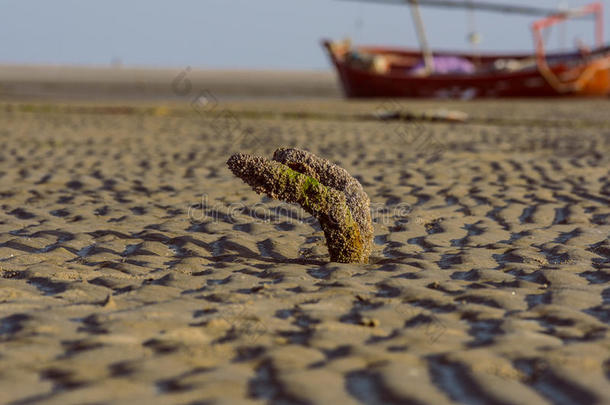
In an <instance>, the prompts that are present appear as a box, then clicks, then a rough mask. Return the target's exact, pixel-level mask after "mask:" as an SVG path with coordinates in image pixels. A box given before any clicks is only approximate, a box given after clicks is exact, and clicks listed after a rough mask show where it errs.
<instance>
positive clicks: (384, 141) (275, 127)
mask: <svg viewBox="0 0 610 405" xmlns="http://www.w3.org/2000/svg"><path fill="white" fill-rule="evenodd" d="M391 106H392V108H395V107H396V106H398V108H404V109H405V110H414V111H424V110H429V109H436V108H439V107H450V108H457V109H461V110H463V111H466V112H468V113H470V115H471V121H470V123H468V124H462V125H460V124H446V123H438V122H406V123H405V122H403V123H396V122H394V123H392V122H376V121H374V120H367V119H362V115H361V114H363V113H368V112H373V111H375V110H378V109H383V108H386V107H388V105H386V104H384V103H381V104H380V103H375V102H372V103H371V102H368V103H361V102H359V103H354V102H351V103H348V102H343V101H324V102H322V101H319V102H307V101H300V102H297V101H292V102H288V101H285V102H250V103H247V102H243V103H233V104H226V105H225V104H219V105H215V106H214V108H210V107H209V106H208V107H198V108H196V110H197V111H193V110H191V108H190V107H189V106H184V107H175V106H174V107H171V108H168V107H163V106H149V107H146V108H144V107H142V106H140V107H138V108H130V107H129V108H127V107H125V108H118V107H113V108H111V109H107V108H102V107H99V106H98V107H95V108H94V107H91V106H89V107H77V106H75V105H71V106H68V107H62V106H59V105H57V104H52V105H36V104H33V105H29V104H28V105H25V104H21V105H18V104H3V105H2V106H1V108H0V119H1V122H2V123H3V125H2V127H1V128H0V134H1V137H0V142H1V149H0V202H1V210H0V212H1V215H0V238H1V239H0V363H1V364H2V367H1V368H0V402H2V403H12V404H30V403H32V404H33V403H44V404H82V403H146V404H152V403H159V404H167V403H177V404H190V403H193V404H194V403H206V404H207V403H226V404H240V403H244V404H245V403H259V404H264V403H270V404H286V403H299V404H305V403H315V404H328V403H333V404H357V403H366V404H381V403H387V404H403V403H428V404H446V403H452V402H465V403H470V404H482V403H502V404H524V403H528V404H538V403H552V404H567V403H577V402H580V403H596V402H597V403H607V402H609V401H610V360H609V353H610V338H609V327H608V324H609V321H610V285H609V281H610V242H609V239H608V235H609V234H610V180H609V177H610V176H609V175H610V173H609V171H610V169H609V168H610V158H609V152H610V118H608V115H607V111H608V102H607V101H605V100H598V101H588V102H585V101H562V102H549V101H535V102H533V101H527V102H525V101H506V102H473V103H467V104H459V103H455V104H454V103H441V102H421V103H420V102H417V103H416V102H400V103H398V104H393V103H392V104H391ZM279 146H296V147H301V148H306V149H308V150H310V151H312V152H314V153H316V154H318V155H320V156H323V157H325V158H328V159H330V160H332V161H335V162H337V163H339V164H341V165H342V166H344V167H345V168H346V169H348V170H349V171H350V172H351V173H352V174H354V175H355V176H357V177H358V178H359V179H360V180H361V182H362V183H363V185H364V187H365V190H366V191H367V192H368V193H369V195H370V197H371V201H372V203H373V208H374V212H373V216H374V218H375V219H376V225H375V235H376V237H375V248H374V252H373V257H372V261H371V264H368V265H347V264H336V263H328V253H327V250H326V246H325V244H324V239H323V234H322V232H321V231H320V228H319V226H318V225H317V224H316V223H315V222H314V221H312V219H311V218H309V217H308V216H307V215H305V214H304V213H303V212H302V211H301V210H300V209H298V207H294V206H290V205H286V204H282V203H279V202H277V201H270V200H268V199H266V198H264V197H260V196H258V195H256V194H255V193H254V192H252V191H251V190H250V189H249V187H248V186H246V185H245V184H243V183H242V182H241V181H240V180H239V179H237V178H235V177H233V176H232V175H231V173H230V172H229V170H228V169H227V167H226V165H225V161H226V159H227V158H228V156H229V155H230V154H231V153H232V152H235V151H237V150H240V151H244V152H251V153H258V154H265V155H270V154H271V153H272V152H273V150H274V149H275V148H276V147H279Z"/></svg>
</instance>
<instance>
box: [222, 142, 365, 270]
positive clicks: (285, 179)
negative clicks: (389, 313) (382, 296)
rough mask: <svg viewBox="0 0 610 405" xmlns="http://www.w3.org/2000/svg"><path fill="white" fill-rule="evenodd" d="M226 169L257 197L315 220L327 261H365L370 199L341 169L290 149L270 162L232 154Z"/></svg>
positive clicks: (282, 150) (283, 151)
mask: <svg viewBox="0 0 610 405" xmlns="http://www.w3.org/2000/svg"><path fill="white" fill-rule="evenodd" d="M227 165H228V166H229V169H231V171H232V172H233V174H235V175H236V176H237V177H239V178H240V179H242V180H243V181H244V182H245V183H247V184H248V185H250V186H251V187H252V189H253V190H254V191H256V192H257V193H259V194H260V193H265V194H267V195H268V196H269V197H271V198H275V199H278V200H283V201H286V202H291V203H298V204H300V205H301V206H302V207H303V208H304V209H305V211H307V212H308V213H310V214H311V215H313V216H314V217H316V219H317V220H318V221H319V222H320V226H321V227H322V230H323V231H324V236H325V237H326V245H327V246H328V252H329V254H330V259H331V261H334V262H340V263H368V260H369V256H370V254H371V248H372V244H373V225H372V221H371V212H370V207H369V205H370V200H369V197H368V195H367V194H366V193H365V192H364V190H363V188H362V185H361V184H360V182H358V180H356V179H355V178H353V177H352V176H351V175H350V174H349V173H348V172H347V170H345V169H343V168H342V167H339V166H337V165H335V164H333V163H331V162H329V161H328V160H326V159H322V158H320V157H318V156H316V155H314V154H312V153H309V152H306V151H304V150H300V149H293V148H290V149H285V148H280V149H278V150H276V151H275V153H274V154H273V159H272V160H269V159H266V158H264V157H261V156H253V155H246V154H243V153H237V154H234V155H233V156H231V157H230V158H229V160H228V161H227Z"/></svg>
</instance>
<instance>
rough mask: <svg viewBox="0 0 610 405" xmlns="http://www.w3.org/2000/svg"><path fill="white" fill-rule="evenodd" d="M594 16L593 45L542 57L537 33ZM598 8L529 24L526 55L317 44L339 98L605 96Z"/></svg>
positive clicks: (607, 82)
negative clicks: (530, 44) (530, 45)
mask: <svg viewBox="0 0 610 405" xmlns="http://www.w3.org/2000/svg"><path fill="white" fill-rule="evenodd" d="M587 15H594V16H595V17H596V30H595V32H596V47H595V49H593V50H589V49H587V48H586V47H584V46H582V47H580V49H578V50H576V51H574V52H570V53H555V54H550V55H547V54H546V52H545V49H544V40H543V30H544V29H547V28H549V27H550V26H552V25H555V24H558V23H561V22H563V21H565V20H566V19H568V18H580V17H584V16H587ZM602 16H603V11H602V4H601V3H600V2H597V3H592V4H590V5H587V6H585V7H582V8H579V9H576V10H571V11H569V12H562V13H556V14H553V15H550V16H547V17H545V18H542V19H539V20H537V21H535V22H534V23H533V25H532V30H533V34H534V41H535V47H536V52H535V53H534V54H495V55H494V54H479V53H459V52H446V51H445V52H442V51H441V52H438V51H429V50H426V47H427V45H426V44H425V41H421V39H422V36H423V33H422V31H420V35H419V36H420V42H423V43H422V48H423V49H422V50H417V49H400V48H392V47H366V46H361V47H355V48H353V47H352V46H351V44H350V43H349V41H343V42H331V41H323V45H324V47H325V48H326V50H327V51H328V53H329V55H330V58H331V61H332V63H333V64H334V66H335V67H336V69H337V72H338V75H339V78H340V81H341V83H342V86H343V90H344V93H345V95H346V96H347V97H354V98H360V97H435V98H463V99H469V98H477V97H557V96H606V95H609V94H610V46H603V26H602Z"/></svg>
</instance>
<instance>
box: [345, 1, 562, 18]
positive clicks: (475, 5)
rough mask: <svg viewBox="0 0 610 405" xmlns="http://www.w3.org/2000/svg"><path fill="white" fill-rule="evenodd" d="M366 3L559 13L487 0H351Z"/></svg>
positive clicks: (539, 14)
mask: <svg viewBox="0 0 610 405" xmlns="http://www.w3.org/2000/svg"><path fill="white" fill-rule="evenodd" d="M351 1H360V2H367V3H380V4H382V3H386V4H398V5H399V4H405V3H406V4H414V3H417V4H419V5H420V6H426V7H428V6H429V7H443V8H466V9H474V10H480V11H489V12H496V13H502V14H504V13H511V14H523V15H534V16H543V17H546V16H549V15H553V14H561V11H558V10H557V9H551V8H543V7H533V6H518V5H513V4H502V3H492V2H489V1H469V2H465V1H456V0H351Z"/></svg>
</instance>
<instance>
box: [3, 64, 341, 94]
mask: <svg viewBox="0 0 610 405" xmlns="http://www.w3.org/2000/svg"><path fill="white" fill-rule="evenodd" d="M187 81H189V82H190V85H191V91H190V92H188V95H186V96H185V95H184V93H185V92H184V91H181V90H182V89H183V88H184V87H183V86H185V85H187V84H188V83H187ZM181 86H182V87H181ZM200 93H201V94H203V93H206V94H211V95H212V96H213V97H215V98H217V99H219V100H235V99H256V98H311V97H314V98H339V97H341V92H340V89H339V86H338V83H337V79H336V76H335V74H334V72H332V71H330V70H329V71H272V70H204V69H196V68H190V67H189V68H184V69H178V68H140V67H110V66H109V67H99V66H42V65H41V66H38V65H0V99H2V100H58V101H63V100H65V101H70V100H87V101H96V100H99V101H109V100H115V101H116V100H129V101H138V100H140V101H152V100H154V101H173V102H191V101H192V99H193V95H197V94H200Z"/></svg>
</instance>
